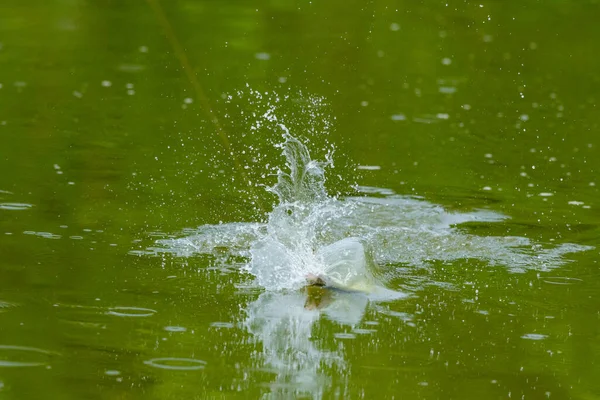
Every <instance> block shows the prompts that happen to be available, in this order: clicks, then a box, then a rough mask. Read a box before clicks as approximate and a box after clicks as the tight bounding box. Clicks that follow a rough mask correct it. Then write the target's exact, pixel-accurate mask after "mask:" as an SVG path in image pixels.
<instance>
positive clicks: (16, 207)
mask: <svg viewBox="0 0 600 400" xmlns="http://www.w3.org/2000/svg"><path fill="white" fill-rule="evenodd" d="M31 207H33V205H32V204H27V203H0V210H10V211H21V210H29V209H30V208H31Z"/></svg>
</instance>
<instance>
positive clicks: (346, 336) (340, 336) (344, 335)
mask: <svg viewBox="0 0 600 400" xmlns="http://www.w3.org/2000/svg"><path fill="white" fill-rule="evenodd" d="M334 336H335V337H336V338H337V339H356V335H355V334H354V333H348V332H340V333H336V334H335V335H334Z"/></svg>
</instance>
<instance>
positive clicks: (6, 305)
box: [0, 300, 16, 313]
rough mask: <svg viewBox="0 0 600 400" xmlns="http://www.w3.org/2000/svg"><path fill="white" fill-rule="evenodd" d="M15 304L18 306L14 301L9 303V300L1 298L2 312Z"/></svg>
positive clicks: (0, 306)
mask: <svg viewBox="0 0 600 400" xmlns="http://www.w3.org/2000/svg"><path fill="white" fill-rule="evenodd" d="M15 306H16V304H14V303H9V302H7V301H2V300H0V313H1V312H3V311H6V310H7V309H9V308H13V307H15Z"/></svg>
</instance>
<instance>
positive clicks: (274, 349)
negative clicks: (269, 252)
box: [244, 287, 368, 398]
mask: <svg viewBox="0 0 600 400" xmlns="http://www.w3.org/2000/svg"><path fill="white" fill-rule="evenodd" d="M367 304H368V298H367V296H366V295H364V294H362V293H351V292H343V291H338V290H332V289H324V288H320V287H307V288H306V289H305V290H304V291H293V292H265V293H262V294H261V295H260V296H259V298H258V299H257V300H256V301H254V302H253V303H251V304H250V305H248V307H247V309H246V314H247V318H246V320H245V321H244V326H245V327H246V329H247V330H248V331H249V332H250V333H252V335H253V336H254V338H255V340H256V341H257V342H258V343H262V353H260V354H258V355H257V357H258V358H259V359H260V360H261V363H264V365H265V367H266V368H267V370H268V371H271V372H272V373H273V374H274V375H275V377H274V379H273V380H272V381H271V383H270V384H269V387H270V390H271V395H272V398H282V397H287V398H291V397H293V395H298V394H302V395H308V394H310V395H311V396H312V397H313V398H321V397H323V394H324V391H325V388H327V387H328V385H330V382H329V378H328V376H327V373H326V372H325V371H326V370H327V369H330V368H333V367H335V368H336V369H338V370H343V369H344V368H345V361H344V357H343V354H342V353H341V351H340V350H339V349H336V350H325V349H323V348H321V347H320V346H319V343H320V340H319V338H318V337H314V336H313V331H314V328H315V323H317V322H318V321H319V319H320V318H321V315H323V316H324V317H326V318H327V319H329V320H331V321H334V322H336V323H338V324H341V325H347V326H350V327H353V326H356V325H358V324H359V323H360V322H361V320H362V318H363V316H364V313H365V309H366V306H367ZM269 398H270V397H269Z"/></svg>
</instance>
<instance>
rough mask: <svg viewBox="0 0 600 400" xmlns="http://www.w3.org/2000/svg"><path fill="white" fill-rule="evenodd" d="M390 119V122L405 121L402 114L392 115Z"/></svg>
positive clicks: (404, 116)
mask: <svg viewBox="0 0 600 400" xmlns="http://www.w3.org/2000/svg"><path fill="white" fill-rule="evenodd" d="M390 118H391V119H392V121H406V115H404V114H393V115H392V116H391V117H390Z"/></svg>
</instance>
